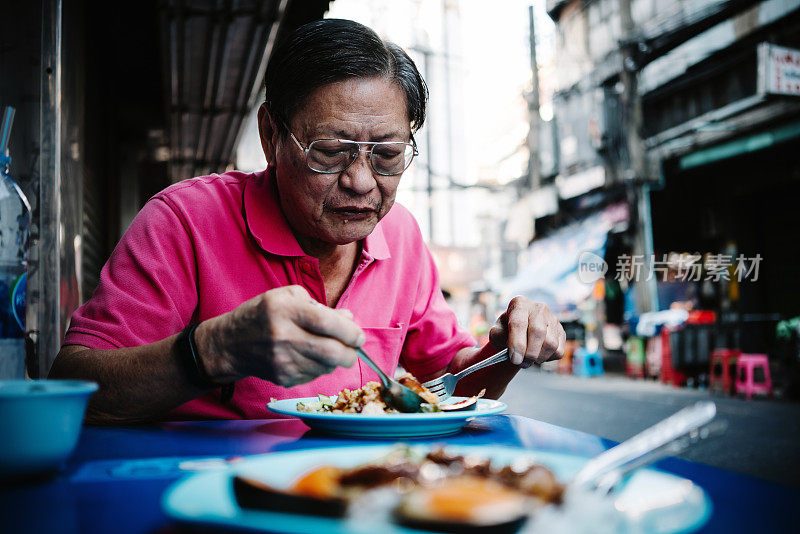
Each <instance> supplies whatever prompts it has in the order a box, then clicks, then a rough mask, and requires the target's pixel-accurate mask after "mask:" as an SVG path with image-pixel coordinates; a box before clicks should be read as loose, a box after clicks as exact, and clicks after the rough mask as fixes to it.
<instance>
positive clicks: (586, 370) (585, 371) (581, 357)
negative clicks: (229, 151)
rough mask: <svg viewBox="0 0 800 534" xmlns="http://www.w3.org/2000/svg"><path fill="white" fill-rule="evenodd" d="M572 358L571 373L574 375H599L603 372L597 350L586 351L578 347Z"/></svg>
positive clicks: (601, 361) (601, 359) (601, 360)
mask: <svg viewBox="0 0 800 534" xmlns="http://www.w3.org/2000/svg"><path fill="white" fill-rule="evenodd" d="M572 358H573V359H572V374H574V375H576V376H600V375H602V374H603V372H604V371H603V358H601V357H600V353H599V352H587V350H586V349H585V348H584V347H580V348H579V349H578V350H576V351H575V355H574V356H573V357H572Z"/></svg>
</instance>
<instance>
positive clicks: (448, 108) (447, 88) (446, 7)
mask: <svg viewBox="0 0 800 534" xmlns="http://www.w3.org/2000/svg"><path fill="white" fill-rule="evenodd" d="M450 1H451V0H442V41H443V44H444V58H443V59H444V94H445V98H446V102H445V106H444V124H445V137H446V138H447V175H448V176H449V177H450V180H448V181H452V179H453V120H452V118H453V116H452V101H453V93H452V86H451V84H450V68H451V67H452V64H451V62H450V60H451V57H450V21H449V18H450V8H451V6H450ZM454 194H455V188H453V187H448V188H447V199H448V205H447V212H448V218H449V222H450V225H449V226H450V245H455V244H456V222H455V221H456V216H455V202H454V201H453V195H454Z"/></svg>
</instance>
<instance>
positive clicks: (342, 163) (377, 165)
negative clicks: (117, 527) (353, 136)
mask: <svg viewBox="0 0 800 534" xmlns="http://www.w3.org/2000/svg"><path fill="white" fill-rule="evenodd" d="M287 130H288V128H287ZM289 135H290V136H291V137H292V140H293V141H294V142H295V143H297V146H299V147H300V150H302V151H303V152H305V154H306V165H308V168H309V169H311V170H312V171H314V172H319V173H322V174H336V173H338V172H342V171H344V170H345V169H347V168H348V167H349V166H350V165H352V164H353V162H354V161H355V160H357V159H358V155H359V154H360V153H361V152H362V151H364V152H367V153H368V154H369V163H370V165H371V166H372V170H373V171H375V172H376V173H378V174H380V175H381V176H396V175H398V174H402V172H403V171H405V170H406V169H407V168H408V166H409V165H411V160H413V159H414V156H417V155H419V151H418V150H417V144H416V142H414V136H411V143H400V142H397V141H377V142H374V141H350V140H347V139H317V140H316V141H312V142H311V144H309V145H308V147H304V146H303V145H302V143H300V141H298V140H297V137H295V136H294V134H293V133H292V132H289ZM362 145H363V146H364V147H365V148H361V147H362Z"/></svg>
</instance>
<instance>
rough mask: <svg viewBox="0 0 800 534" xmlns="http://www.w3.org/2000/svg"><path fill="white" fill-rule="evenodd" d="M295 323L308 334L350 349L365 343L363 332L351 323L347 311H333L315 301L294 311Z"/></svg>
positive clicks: (300, 305)
mask: <svg viewBox="0 0 800 534" xmlns="http://www.w3.org/2000/svg"><path fill="white" fill-rule="evenodd" d="M295 321H296V322H297V324H298V326H300V327H301V328H303V329H304V330H307V331H308V332H311V333H313V334H317V335H319V336H326V337H330V338H333V339H336V340H338V341H340V342H341V343H344V344H345V345H348V346H350V347H360V346H361V345H363V344H364V341H366V335H365V334H364V331H363V330H361V328H360V327H359V326H358V325H357V324H356V323H354V322H353V314H352V313H351V312H350V311H349V310H342V311H339V310H333V309H331V308H329V307H327V306H325V305H324V304H320V303H319V302H317V301H306V302H303V303H300V304H299V305H298V306H297V308H296V309H295Z"/></svg>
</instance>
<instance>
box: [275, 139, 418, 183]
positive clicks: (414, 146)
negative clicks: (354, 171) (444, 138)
mask: <svg viewBox="0 0 800 534" xmlns="http://www.w3.org/2000/svg"><path fill="white" fill-rule="evenodd" d="M286 131H287V132H289V136H290V137H291V138H292V141H294V142H295V143H296V144H297V146H298V147H300V150H302V151H303V153H304V154H305V155H306V167H308V168H309V170H311V171H313V172H316V173H318V174H339V173H340V172H344V171H346V170H347V169H349V168H350V165H352V164H353V163H355V162H356V160H358V156H356V157H355V158H353V159H352V160H350V163H348V164H347V166H346V167H345V168H344V169H342V170H339V171H318V170H316V169H312V168H311V165H309V163H308V152H309V151H310V150H311V145H313V144H314V143H316V142H317V141H342V142H345V143H353V144H356V145H358V153H359V155H360V154H361V153H362V152H366V153H368V154H369V167H370V168H371V169H372V170H373V171H374V172H375V173H376V174H378V175H380V176H399V175H401V174H403V173H404V172H406V171H407V170H408V168H409V167H410V166H411V163H412V162H413V161H414V158H415V157H417V156H419V150H418V149H417V142H416V140H415V139H414V134H410V137H411V142H410V143H406V142H404V141H353V140H351V139H333V138H324V139H314V140H313V141H311V142H310V143H309V144H308V146H307V147H304V146H303V144H302V143H301V142H300V141H299V140H298V139H297V137H295V135H294V134H293V133H292V131H291V130H290V129H289V128H288V127H287V128H286ZM396 144H403V145H408V146H410V147H411V148H412V149H413V152H412V153H411V160H409V162H408V165H406V166H405V167H404V168H403V170H402V171H400V172H396V173H394V174H386V173H382V172H380V171H378V169H376V168H375V165H373V163H372V150H373V149H374V148H375V146H377V145H396ZM361 145H371V146H370V148H368V149H367V150H363V149H362V148H361Z"/></svg>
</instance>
